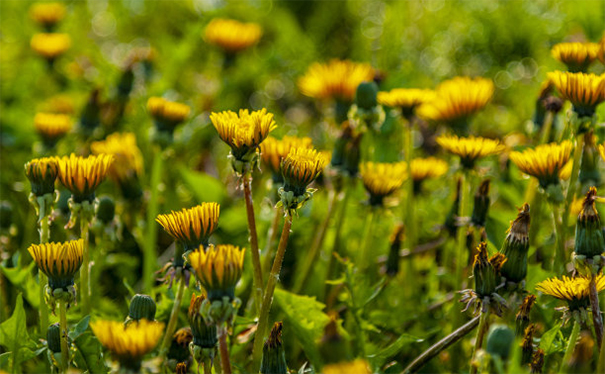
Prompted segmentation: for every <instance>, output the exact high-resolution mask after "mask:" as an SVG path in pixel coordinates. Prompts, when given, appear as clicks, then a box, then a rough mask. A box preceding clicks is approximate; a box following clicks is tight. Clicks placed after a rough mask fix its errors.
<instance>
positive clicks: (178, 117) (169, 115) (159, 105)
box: [147, 97, 191, 133]
mask: <svg viewBox="0 0 605 374" xmlns="http://www.w3.org/2000/svg"><path fill="white" fill-rule="evenodd" d="M147 110H148V111H149V113H150V114H151V116H152V117H153V118H154V119H155V120H156V126H157V127H158V130H160V131H168V132H170V133H172V131H173V130H174V127H175V126H176V125H178V124H179V123H181V122H183V121H184V120H186V119H187V117H189V113H190V112H191V108H190V107H189V106H188V105H186V104H182V103H177V102H175V101H169V100H166V99H164V98H163V97H150V98H149V100H147Z"/></svg>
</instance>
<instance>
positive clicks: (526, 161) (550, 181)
mask: <svg viewBox="0 0 605 374" xmlns="http://www.w3.org/2000/svg"><path fill="white" fill-rule="evenodd" d="M571 150H572V144H571V142H570V141H569V140H566V141H564V142H563V143H560V144H557V143H550V144H542V145H539V146H537V147H535V148H533V149H526V150H524V151H522V152H511V153H510V155H509V157H510V160H511V161H512V162H513V163H514V164H515V165H517V167H518V168H519V170H521V171H522V172H524V173H525V174H528V175H531V176H532V177H535V178H537V179H538V182H540V186H541V187H542V188H544V189H546V188H548V186H549V185H558V184H559V178H560V174H561V171H562V170H563V168H564V167H565V166H566V165H567V163H568V161H569V158H570V157H571Z"/></svg>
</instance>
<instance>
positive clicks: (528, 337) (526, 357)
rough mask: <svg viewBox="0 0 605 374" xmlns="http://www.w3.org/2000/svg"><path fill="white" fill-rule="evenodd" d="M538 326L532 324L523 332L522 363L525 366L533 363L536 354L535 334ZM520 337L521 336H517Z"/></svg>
mask: <svg viewBox="0 0 605 374" xmlns="http://www.w3.org/2000/svg"><path fill="white" fill-rule="evenodd" d="M535 332H536V325H534V324H531V325H529V326H527V327H526V328H525V330H524V331H523V332H522V335H521V336H523V340H522V341H521V352H522V354H521V363H522V364H523V365H525V364H528V363H530V362H531V357H532V356H533V354H534V333H535ZM517 335H519V334H517Z"/></svg>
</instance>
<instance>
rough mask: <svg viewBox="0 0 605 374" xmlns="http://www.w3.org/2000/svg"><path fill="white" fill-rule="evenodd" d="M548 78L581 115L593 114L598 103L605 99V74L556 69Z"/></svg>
mask: <svg viewBox="0 0 605 374" xmlns="http://www.w3.org/2000/svg"><path fill="white" fill-rule="evenodd" d="M548 79H550V81H551V82H552V84H553V85H554V86H555V87H556V89H557V91H558V92H559V93H560V94H561V96H562V97H563V99H565V100H569V101H570V102H571V103H572V104H573V110H574V111H575V112H576V113H577V114H578V116H580V117H582V116H586V117H590V116H592V115H593V114H594V112H595V109H596V107H597V105H599V104H600V103H602V102H603V101H605V74H601V75H595V74H585V73H569V72H562V71H555V72H551V73H548Z"/></svg>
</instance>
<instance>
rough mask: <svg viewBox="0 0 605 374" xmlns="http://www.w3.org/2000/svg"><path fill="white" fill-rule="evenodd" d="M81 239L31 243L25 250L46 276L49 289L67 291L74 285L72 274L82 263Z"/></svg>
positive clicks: (82, 243)
mask: <svg viewBox="0 0 605 374" xmlns="http://www.w3.org/2000/svg"><path fill="white" fill-rule="evenodd" d="M83 245H84V242H83V241H82V239H79V240H73V241H70V242H65V243H44V244H32V245H31V246H30V247H29V248H28V249H27V251H28V252H29V254H30V255H31V256H32V258H33V259H34V261H35V262H36V265H37V266H38V269H40V271H42V272H43V273H44V274H46V276H47V277H48V286H49V287H50V289H51V290H53V291H54V290H56V289H63V290H65V291H68V289H69V287H70V286H73V285H74V275H75V274H76V273H77V272H78V270H80V266H81V265H82V256H83V255H82V252H83Z"/></svg>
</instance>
